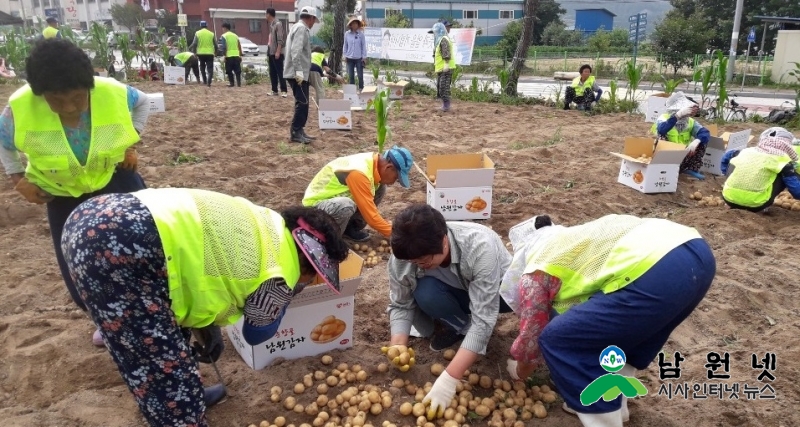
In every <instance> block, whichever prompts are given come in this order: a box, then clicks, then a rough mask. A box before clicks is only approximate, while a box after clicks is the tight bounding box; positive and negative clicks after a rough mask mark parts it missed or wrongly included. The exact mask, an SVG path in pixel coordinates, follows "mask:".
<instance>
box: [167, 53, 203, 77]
mask: <svg viewBox="0 0 800 427" xmlns="http://www.w3.org/2000/svg"><path fill="white" fill-rule="evenodd" d="M170 63H171V64H172V66H174V67H183V68H184V70H185V72H186V76H185V77H184V79H185V81H186V83H189V73H190V72H194V78H195V79H197V82H198V83H200V61H199V59H198V58H197V55H195V54H193V53H192V52H181V53H179V54H177V55H175V56H173V57H171V58H170Z"/></svg>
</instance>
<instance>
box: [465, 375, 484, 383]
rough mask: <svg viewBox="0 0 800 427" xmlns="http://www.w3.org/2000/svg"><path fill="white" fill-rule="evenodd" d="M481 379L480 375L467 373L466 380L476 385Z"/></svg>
mask: <svg viewBox="0 0 800 427" xmlns="http://www.w3.org/2000/svg"><path fill="white" fill-rule="evenodd" d="M480 380H481V376H480V375H478V374H469V377H468V378H467V381H468V382H469V383H470V384H472V385H478V383H479V382H480Z"/></svg>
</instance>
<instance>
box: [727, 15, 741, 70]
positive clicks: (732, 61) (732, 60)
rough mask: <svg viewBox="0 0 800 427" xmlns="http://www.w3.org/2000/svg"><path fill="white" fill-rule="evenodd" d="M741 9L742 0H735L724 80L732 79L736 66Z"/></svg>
mask: <svg viewBox="0 0 800 427" xmlns="http://www.w3.org/2000/svg"><path fill="white" fill-rule="evenodd" d="M742 9H744V0H736V14H735V15H734V18H733V33H732V34H731V53H730V56H729V57H728V72H727V73H726V75H725V80H726V81H731V79H733V70H734V69H735V67H736V49H737V48H738V46H739V28H740V27H741V24H742Z"/></svg>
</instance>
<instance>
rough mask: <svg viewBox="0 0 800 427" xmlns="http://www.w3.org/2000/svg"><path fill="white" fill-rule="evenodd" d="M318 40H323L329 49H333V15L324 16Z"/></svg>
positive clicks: (318, 32)
mask: <svg viewBox="0 0 800 427" xmlns="http://www.w3.org/2000/svg"><path fill="white" fill-rule="evenodd" d="M317 38H319V39H320V40H322V42H323V43H324V44H325V47H327V48H328V49H330V48H332V47H333V14H332V13H326V14H324V15H322V25H321V26H320V28H319V31H317Z"/></svg>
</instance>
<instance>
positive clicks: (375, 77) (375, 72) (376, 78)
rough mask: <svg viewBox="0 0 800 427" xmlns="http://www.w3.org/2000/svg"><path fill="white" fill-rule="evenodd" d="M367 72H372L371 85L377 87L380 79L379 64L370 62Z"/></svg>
mask: <svg viewBox="0 0 800 427" xmlns="http://www.w3.org/2000/svg"><path fill="white" fill-rule="evenodd" d="M369 70H370V71H371V72H372V84H374V85H376V86H377V84H378V82H379V81H380V78H381V64H380V63H378V61H372V65H370V67H369Z"/></svg>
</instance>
